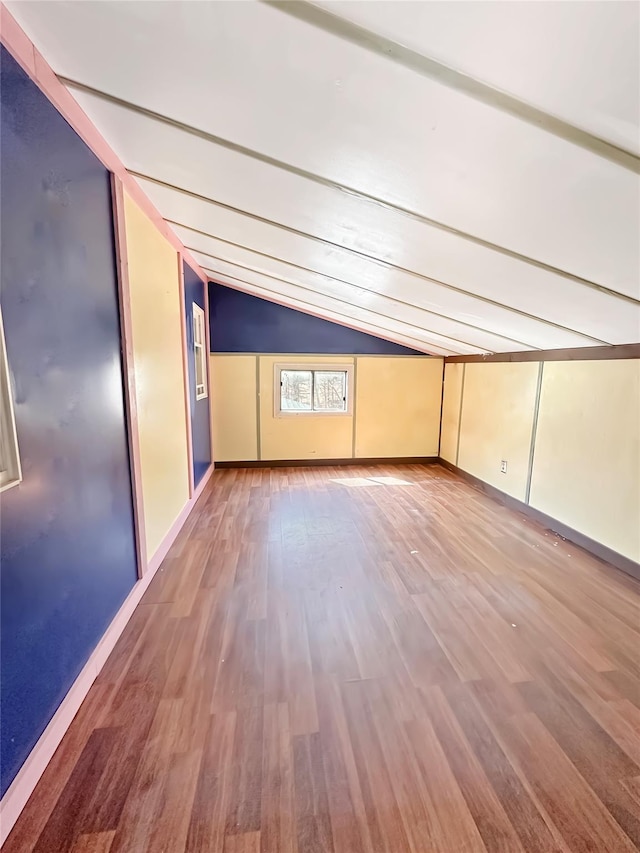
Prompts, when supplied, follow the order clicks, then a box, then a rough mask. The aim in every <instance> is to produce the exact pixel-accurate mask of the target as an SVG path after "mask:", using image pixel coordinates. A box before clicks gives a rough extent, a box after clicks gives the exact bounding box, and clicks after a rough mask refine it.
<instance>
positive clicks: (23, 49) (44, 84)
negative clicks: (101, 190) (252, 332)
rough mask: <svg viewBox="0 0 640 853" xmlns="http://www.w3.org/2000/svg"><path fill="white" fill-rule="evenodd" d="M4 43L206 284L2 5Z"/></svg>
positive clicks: (0, 17) (0, 33)
mask: <svg viewBox="0 0 640 853" xmlns="http://www.w3.org/2000/svg"><path fill="white" fill-rule="evenodd" d="M0 41H1V42H2V44H3V45H4V46H5V47H6V48H7V50H8V51H9V53H10V54H11V55H12V56H13V57H14V59H15V60H16V61H17V62H18V63H19V64H20V65H21V66H22V68H24V70H25V71H26V73H27V74H28V75H29V77H31V79H32V80H33V82H34V83H35V84H36V85H37V86H38V88H39V89H40V90H41V91H42V92H43V93H44V94H45V95H46V96H47V98H48V99H49V100H50V101H51V103H52V104H53V105H54V107H55V108H56V109H57V110H58V112H59V113H61V115H62V116H63V117H64V118H65V119H66V120H67V121H68V122H69V124H70V125H71V127H72V128H73V129H74V130H75V132H76V133H77V134H78V135H79V136H80V137H81V138H82V139H83V140H84V141H85V142H86V143H87V145H88V146H89V148H91V150H92V151H93V153H94V154H95V155H96V157H98V159H100V160H101V161H102V162H103V163H104V165H105V166H106V168H107V169H109V171H110V172H113V174H114V175H117V176H118V178H120V180H121V181H122V184H123V186H124V188H125V190H126V192H127V194H128V195H129V196H131V198H132V199H133V200H134V201H135V203H136V204H137V205H138V207H140V208H142V210H143V211H144V212H145V213H146V215H147V216H148V217H149V219H151V221H152V222H153V223H154V225H155V226H156V228H157V229H158V231H160V233H161V234H162V235H163V236H164V237H165V238H166V239H167V240H168V241H169V243H171V245H172V246H173V247H174V248H175V249H176V251H178V252H182V253H183V255H184V256H185V258H187V259H188V261H189V265H190V266H191V267H193V269H194V270H195V271H196V273H197V274H198V275H199V276H200V278H201V279H202V281H204V282H205V284H206V282H207V281H208V277H207V276H206V275H205V274H204V272H203V271H202V268H201V267H200V264H199V263H198V262H197V261H196V259H195V258H194V257H193V255H192V254H191V253H190V252H189V251H187V249H185V247H184V245H183V243H182V241H181V240H180V238H179V237H178V235H177V234H176V233H175V232H174V231H173V230H172V229H171V227H170V225H168V224H167V222H165V220H164V219H163V217H162V215H161V214H160V213H159V211H158V210H157V209H156V207H155V205H154V204H153V202H152V201H151V200H150V199H149V197H148V196H147V195H146V194H145V192H144V190H143V189H142V187H141V186H140V184H139V183H138V182H137V181H136V179H135V178H133V177H132V176H131V175H130V174H129V173H128V172H127V169H126V167H125V165H124V163H123V162H122V160H120V158H119V157H118V155H117V154H116V153H115V151H114V150H113V149H112V148H111V146H110V145H109V143H108V142H107V141H106V139H104V137H103V136H102V135H101V133H100V132H99V131H98V129H97V128H96V127H95V125H94V124H93V122H92V121H91V119H90V118H89V116H88V115H87V114H86V113H85V112H84V110H83V109H82V107H81V106H80V104H79V103H78V102H77V101H76V99H75V98H74V97H73V95H72V94H71V92H70V91H69V90H68V89H67V87H66V86H64V85H63V84H62V83H61V82H60V81H59V80H58V78H57V77H56V75H55V72H54V71H53V69H52V68H51V66H50V65H49V63H48V62H47V60H46V59H45V58H44V56H42V54H41V53H40V51H39V50H38V49H37V48H36V46H35V45H34V44H33V42H32V41H31V39H30V38H29V36H28V35H27V34H26V33H25V31H24V30H23V29H22V27H21V26H20V24H19V23H18V22H17V21H16V19H15V18H14V17H13V15H12V14H11V12H10V11H9V10H8V9H7V7H6V6H5V5H4V4H2V3H0Z"/></svg>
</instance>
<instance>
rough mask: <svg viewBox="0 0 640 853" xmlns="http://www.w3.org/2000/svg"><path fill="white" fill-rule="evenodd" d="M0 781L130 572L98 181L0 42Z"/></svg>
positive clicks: (115, 603)
mask: <svg viewBox="0 0 640 853" xmlns="http://www.w3.org/2000/svg"><path fill="white" fill-rule="evenodd" d="M1 52H2V55H1V62H2V67H1V98H0V101H1V123H2V147H1V162H0V178H1V180H2V202H1V203H2V209H1V218H2V232H1V245H0V251H1V254H2V265H1V275H2V290H1V293H2V312H3V318H4V327H5V334H6V343H7V353H8V360H9V365H10V372H11V382H12V387H13V395H14V400H15V414H16V424H17V431H18V442H19V449H20V455H21V461H22V472H23V481H22V483H21V484H20V485H18V486H15V487H13V488H11V489H9V490H7V491H5V492H3V493H2V495H0V524H1V529H0V543H1V548H2V551H1V555H0V561H1V565H2V573H1V574H2V595H1V607H2V611H1V619H0V625H1V631H2V671H1V680H2V692H1V701H2V709H1V710H2V738H1V740H2V760H1V767H2V794H4V793H5V791H6V790H7V787H8V786H9V784H10V783H11V781H12V779H13V778H14V777H15V775H16V773H17V771H18V770H19V768H20V766H21V765H22V764H23V762H24V761H25V759H26V757H27V755H28V754H29V752H30V751H31V749H32V748H33V746H34V745H35V743H36V741H37V740H38V738H39V736H40V735H41V734H42V732H43V730H44V729H45V727H46V725H47V723H48V722H49V720H50V719H51V717H52V716H53V714H54V712H55V711H56V709H57V707H58V706H59V704H60V702H61V701H62V699H63V698H64V696H65V694H66V693H67V691H68V690H69V688H70V687H71V685H72V684H73V682H74V680H75V678H76V676H77V675H78V673H79V672H80V670H81V669H82V667H83V665H84V664H85V662H86V661H87V659H88V658H89V656H90V654H91V652H92V651H93V650H94V648H95V647H96V645H97V643H98V641H99V639H100V638H101V636H102V635H103V633H104V631H105V630H106V628H107V626H108V625H109V624H110V622H111V620H112V619H113V617H114V615H115V614H116V612H117V611H118V609H119V607H120V605H121V604H122V602H123V601H124V599H125V598H126V596H127V594H128V593H129V591H130V590H131V589H132V587H133V586H134V584H135V582H136V578H137V570H136V556H135V541H134V527H133V509H132V494H131V480H130V471H129V456H128V448H127V438H126V428H125V413H124V397H123V384H122V365H121V358H120V327H119V312H118V298H117V281H116V271H115V256H114V237H113V225H112V209H111V192H110V180H109V174H108V172H107V170H106V169H105V168H104V167H103V166H102V164H101V163H100V162H99V161H98V159H97V158H96V157H95V156H94V155H93V154H92V153H91V151H90V150H89V149H88V148H87V146H86V145H85V144H84V143H83V142H82V141H81V139H80V138H79V137H78V136H77V135H76V134H75V133H74V131H73V130H72V129H71V127H70V126H69V125H68V124H67V122H66V121H65V120H64V119H63V118H62V116H60V114H59V113H58V112H57V111H56V110H55V108H54V107H53V106H52V105H51V104H50V103H49V101H48V100H47V99H46V98H45V96H44V95H43V94H42V93H41V92H40V90H39V89H38V88H37V87H36V86H35V84H33V83H32V82H31V81H30V80H29V79H28V77H27V76H26V75H25V74H24V73H23V71H22V70H21V69H20V68H19V67H18V65H17V64H16V63H15V61H14V60H13V59H12V58H11V57H10V56H9V54H8V53H7V52H6V50H5V49H4V48H2V49H1Z"/></svg>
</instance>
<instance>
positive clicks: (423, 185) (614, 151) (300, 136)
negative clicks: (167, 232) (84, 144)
mask: <svg viewBox="0 0 640 853" xmlns="http://www.w3.org/2000/svg"><path fill="white" fill-rule="evenodd" d="M7 5H8V7H9V9H10V11H11V12H12V13H13V14H14V16H15V17H16V18H17V20H18V22H19V23H20V24H21V25H22V27H23V28H24V29H25V31H26V32H27V34H28V35H29V36H30V38H31V39H32V40H33V41H34V43H35V44H36V46H37V47H38V48H39V50H40V51H41V52H42V54H43V55H44V56H45V58H46V59H47V60H48V62H49V63H50V64H51V66H52V67H53V69H54V71H55V72H56V73H57V74H58V75H59V76H60V77H61V78H62V79H63V82H64V83H65V84H66V85H67V86H68V87H69V88H70V90H71V91H72V93H73V95H74V96H75V97H76V99H77V100H78V101H79V102H80V104H81V105H82V107H83V108H84V109H85V111H86V112H87V114H88V115H89V116H90V118H91V119H92V120H93V121H94V123H95V124H96V126H97V127H98V128H99V130H100V131H101V132H102V133H103V135H104V136H105V138H106V139H107V141H108V142H109V143H110V144H111V145H112V147H113V148H114V149H115V151H116V153H117V154H118V155H119V156H120V157H121V159H122V160H123V162H124V163H125V165H126V166H127V168H128V169H129V170H130V171H131V172H132V173H133V174H134V175H135V176H136V178H137V179H138V180H139V182H140V184H141V185H142V187H143V189H144V190H145V191H146V193H147V194H148V195H149V196H150V198H151V199H152V201H153V202H154V203H155V205H156V206H157V208H158V210H159V211H160V212H161V213H162V215H163V216H164V217H165V218H166V219H167V221H168V222H169V223H170V224H171V225H172V227H173V228H174V230H175V231H176V233H177V234H178V236H179V237H180V238H181V240H182V241H183V243H184V244H185V245H186V246H187V247H188V248H190V249H191V250H192V252H193V254H194V256H195V257H196V259H197V260H198V261H199V262H200V264H201V266H202V267H203V269H204V270H205V271H208V272H209V274H210V275H211V277H212V278H215V279H216V280H217V281H220V282H223V283H225V284H228V285H230V286H232V287H236V288H239V289H243V290H246V291H248V292H251V293H255V294H257V295H261V296H266V297H267V298H269V297H271V298H273V299H275V300H277V301H279V302H283V303H285V304H288V305H291V306H293V307H298V308H302V309H307V310H312V311H313V312H314V313H316V314H319V315H321V316H324V317H327V318H328V319H333V320H337V321H339V322H345V323H349V324H352V325H355V326H357V327H358V328H361V329H363V330H365V331H371V332H372V333H373V334H378V335H381V334H383V335H385V336H387V337H389V338H390V339H392V340H395V341H398V342H400V343H404V344H406V345H408V346H411V347H415V348H418V349H423V350H424V351H428V352H433V353H438V354H458V353H479V352H505V351H516V350H527V349H548V348H555V347H579V346H592V345H596V344H605V343H607V344H619V343H632V342H637V341H639V340H640V185H639V177H638V171H639V164H640V159H639V155H640V117H639V111H640V6H639V5H638V4H636V3H628V2H620V3H618V2H601V3H600V2H587V3H583V2H574V3H537V2H536V3H526V2H525V3H493V2H472V3H466V2H459V3H449V2H445V3H441V2H415V3H408V2H406V3H402V2H334V3H322V4H313V5H312V4H308V3H302V2H293V1H292V2H288V3H283V4H281V3H274V2H108V1H107V2H90V0H85V2H82V3H78V2H56V1H55V0H53V2H29V3H22V2H10V3H7Z"/></svg>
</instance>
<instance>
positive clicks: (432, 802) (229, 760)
mask: <svg viewBox="0 0 640 853" xmlns="http://www.w3.org/2000/svg"><path fill="white" fill-rule="evenodd" d="M639 592H640V585H639V584H638V583H636V582H635V581H634V580H633V579H631V578H628V577H626V576H625V575H623V574H621V573H620V572H618V571H616V570H615V569H612V568H610V567H608V566H606V565H604V564H602V563H600V562H598V561H597V560H596V559H595V558H591V557H590V556H589V555H587V554H586V553H585V552H583V551H581V550H580V549H579V548H577V547H574V546H572V545H570V543H568V542H565V541H563V540H562V539H560V538H558V537H556V536H554V535H553V534H551V533H549V532H545V531H544V530H542V529H541V528H538V527H536V526H534V525H533V524H532V523H531V522H529V521H526V520H524V519H523V518H522V517H521V516H519V515H517V514H516V513H514V512H512V511H510V510H507V509H505V508H503V507H502V506H500V505H498V504H496V503H495V502H493V501H492V500H491V499H490V498H488V497H485V496H484V495H482V494H481V493H480V492H478V491H476V490H475V489H473V488H472V487H471V486H469V485H467V484H466V483H464V482H462V481H461V480H459V479H457V478H456V477H455V475H453V474H451V473H449V472H448V471H445V470H444V469H443V468H440V467H438V466H432V467H420V466H410V465H408V466H400V467H395V466H394V467H376V468H308V469H284V468H279V469H274V470H225V471H220V472H217V473H216V474H215V475H214V477H213V479H212V482H211V486H210V487H209V488H208V489H207V491H206V492H205V494H204V495H203V497H202V498H201V499H200V501H199V502H198V504H197V506H196V508H195V510H194V512H193V513H192V515H191V517H190V518H189V520H188V522H187V525H186V527H185V529H184V530H183V531H182V533H181V534H180V536H179V539H178V540H177V542H176V544H175V545H174V547H173V548H172V550H171V552H170V553H169V556H168V557H167V559H166V560H165V562H164V564H163V567H162V568H161V570H160V571H159V572H158V574H157V576H156V577H155V578H154V580H153V582H152V584H151V586H150V587H149V590H148V591H147V593H146V595H145V597H144V599H143V602H142V603H141V605H140V606H139V607H138V608H137V610H136V612H135V614H134V616H133V618H132V620H131V622H130V623H129V625H128V626H127V629H126V630H125V632H124V634H123V636H122V637H121V639H120V641H119V643H118V645H117V647H116V649H115V651H114V653H113V654H112V655H111V657H110V658H109V660H108V662H107V664H106V666H105V668H104V670H103V671H102V673H101V675H100V676H99V678H98V680H97V681H96V683H95V685H94V687H93V688H92V690H91V692H90V694H89V696H88V697H87V699H86V701H85V703H84V704H83V706H82V708H81V710H80V712H79V713H78V715H77V717H76V719H75V721H74V723H73V725H72V727H71V729H70V730H69V732H68V734H67V735H66V737H65V739H64V741H63V743H62V744H61V746H60V748H59V749H58V751H57V753H56V755H55V756H54V758H53V760H52V762H51V764H50V765H49V767H48V768H47V771H46V773H45V775H44V776H43V778H42V780H41V782H40V784H39V785H38V787H37V789H36V791H35V792H34V795H33V796H32V798H31V800H30V801H29V803H28V805H27V807H26V809H25V811H24V812H23V814H22V816H21V818H20V820H19V822H18V824H17V825H16V827H15V829H14V831H13V833H12V834H11V836H10V838H9V840H8V841H7V843H6V845H5V848H4V849H5V851H6V853H18V851H20V853H25V851H30V850H36V851H38V853H58V851H70V853H123V851H127V853H138V851H140V853H142V851H165V853H182V851H188V853H196V851H199V853H205V851H206V853H294V851H297V853H312V851H313V853H315V852H316V851H317V853H403V851H412V853H463V851H464V853H525V851H526V853H583V852H584V853H586V851H589V852H590V853H600V851H601V853H618V852H619V853H626V851H634V850H638V849H640V655H639V652H640V642H639V641H640V608H639V604H640V595H639Z"/></svg>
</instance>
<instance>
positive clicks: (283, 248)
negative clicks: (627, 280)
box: [140, 181, 640, 351]
mask: <svg viewBox="0 0 640 853" xmlns="http://www.w3.org/2000/svg"><path fill="white" fill-rule="evenodd" d="M140 183H141V185H142V188H143V189H144V191H145V192H146V193H147V194H148V195H149V197H150V198H151V199H152V201H153V202H154V203H155V204H156V205H157V206H158V208H159V209H160V210H162V211H163V213H164V215H165V217H166V218H167V219H168V220H170V221H171V222H179V223H182V224H187V225H189V226H191V227H192V228H197V229H198V230H200V231H203V232H205V233H206V234H213V235H217V236H219V237H221V238H222V239H224V240H228V241H231V242H234V243H238V244H240V245H243V246H250V247H253V248H255V249H257V250H258V251H260V252H263V253H265V254H270V255H273V256H275V257H278V258H282V259H285V260H289V261H292V262H293V263H296V264H300V265H302V266H307V267H309V268H311V269H313V270H317V271H318V272H320V273H324V274H326V275H329V276H333V277H334V278H340V279H346V280H347V281H349V282H354V283H357V284H359V285H361V286H365V287H375V284H376V281H377V280H378V277H379V276H380V266H379V264H376V263H373V262H371V261H368V260H366V259H363V258H361V257H359V256H354V255H351V254H349V253H346V252H345V251H344V250H341V249H336V248H333V247H329V246H326V245H323V244H319V243H317V242H311V241H309V240H308V239H305V238H303V237H300V236H298V235H296V234H291V233H290V232H288V231H286V230H283V229H278V228H275V227H274V226H272V225H268V224H265V223H263V222H259V221H256V220H255V219H249V218H247V217H244V216H243V215H242V214H238V213H235V212H232V211H229V210H225V209H223V208H220V207H216V206H212V205H210V204H207V203H206V202H204V201H200V200H198V199H196V198H193V197H191V196H188V195H185V194H183V193H179V192H176V191H175V190H171V189H168V188H166V187H162V186H158V185H157V184H153V183H151V182H149V181H141V182H140ZM187 245H189V246H191V245H193V241H190V242H188V243H187ZM383 272H386V273H387V274H388V280H387V285H386V287H385V292H386V293H390V294H395V293H398V290H399V288H400V287H402V291H401V292H402V293H403V295H405V293H406V292H407V290H409V292H410V293H414V294H416V296H415V297H414V298H415V299H416V300H419V301H417V304H419V305H422V307H425V308H429V307H431V308H433V309H434V310H438V308H440V309H442V307H443V306H445V305H446V306H448V305H450V304H452V303H453V304H454V305H455V302H454V300H455V299H457V303H458V304H457V305H455V307H457V308H459V309H461V310H460V312H459V313H456V314H455V316H457V317H458V319H463V320H468V321H469V322H477V323H478V324H479V325H483V326H484V328H493V329H495V328H500V329H501V330H502V331H504V332H505V334H507V335H509V336H510V337H512V338H514V339H517V340H521V341H524V342H526V343H530V344H531V346H530V348H532V349H534V348H544V349H552V348H554V347H556V346H558V347H563V346H564V347H566V346H588V345H593V340H592V339H589V338H585V337H580V336H579V335H570V334H568V333H567V332H566V331H565V330H564V329H556V328H555V327H553V326H550V325H545V324H540V323H532V322H531V320H530V318H529V317H522V316H521V315H519V314H518V313H516V312H509V316H510V318H511V319H510V320H509V325H508V324H507V322H505V313H506V309H504V307H502V309H501V308H500V306H499V305H498V306H493V305H491V306H489V305H487V304H486V303H478V301H477V300H469V299H468V298H467V299H466V300H465V303H463V304H460V303H461V300H460V298H459V294H456V293H451V292H450V291H445V292H444V293H443V292H442V291H443V289H442V288H441V287H438V286H437V285H434V284H433V283H432V282H429V281H425V280H424V279H423V278H416V277H415V276H410V275H408V274H406V273H399V272H397V271H395V270H389V269H388V268H384V269H383ZM408 281H410V282H411V283H410V284H409V285H408V286H407V282H408ZM400 282H403V283H404V286H402V285H401V284H400ZM407 295H408V294H407ZM528 295H529V296H530V297H531V294H530V293H529V294H528ZM572 297H573V299H574V301H573V303H572V301H571V299H572ZM550 298H553V299H556V297H555V296H553V297H550ZM589 300H591V301H592V303H593V302H599V303H600V304H601V307H602V308H603V310H604V309H605V308H612V307H614V306H615V309H616V310H617V311H618V313H619V321H620V326H621V327H624V329H625V333H626V332H628V334H629V335H631V337H627V338H626V339H625V340H622V341H619V342H620V343H623V342H624V343H628V342H629V341H630V340H635V339H636V338H637V336H638V328H639V325H640V324H639V321H638V317H639V314H638V306H635V305H631V304H627V303H623V302H620V301H619V300H617V299H615V300H614V299H611V298H610V297H607V296H603V295H602V294H600V293H599V292H598V291H594V290H591V289H590V288H585V287H580V286H576V287H575V292H573V293H572V294H570V295H567V296H566V297H565V304H564V315H565V316H566V319H567V321H568V322H573V321H574V320H576V318H577V317H578V316H579V315H580V313H581V312H582V311H583V306H584V303H585V302H588V301H589ZM531 302H532V303H533V304H534V306H535V305H536V303H537V304H538V305H539V306H540V308H541V309H543V307H544V304H545V300H543V299H540V298H538V300H536V299H535V298H532V299H531ZM470 303H471V304H470ZM452 310H453V309H452ZM594 316H596V315H595V314H594ZM487 317H489V318H490V321H487V319H486V318H487ZM629 318H631V319H630V320H629ZM534 326H535V328H534ZM514 328H518V329H519V332H518V334H516V333H515V332H514V331H508V329H514ZM543 330H544V331H543ZM521 333H524V334H521ZM534 334H535V335H536V339H537V340H538V341H539V344H538V345H536V344H534V343H532V340H531V339H532V335H534ZM609 342H613V340H612V339H609ZM508 349H509V347H500V348H499V349H497V350H496V351H508Z"/></svg>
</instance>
